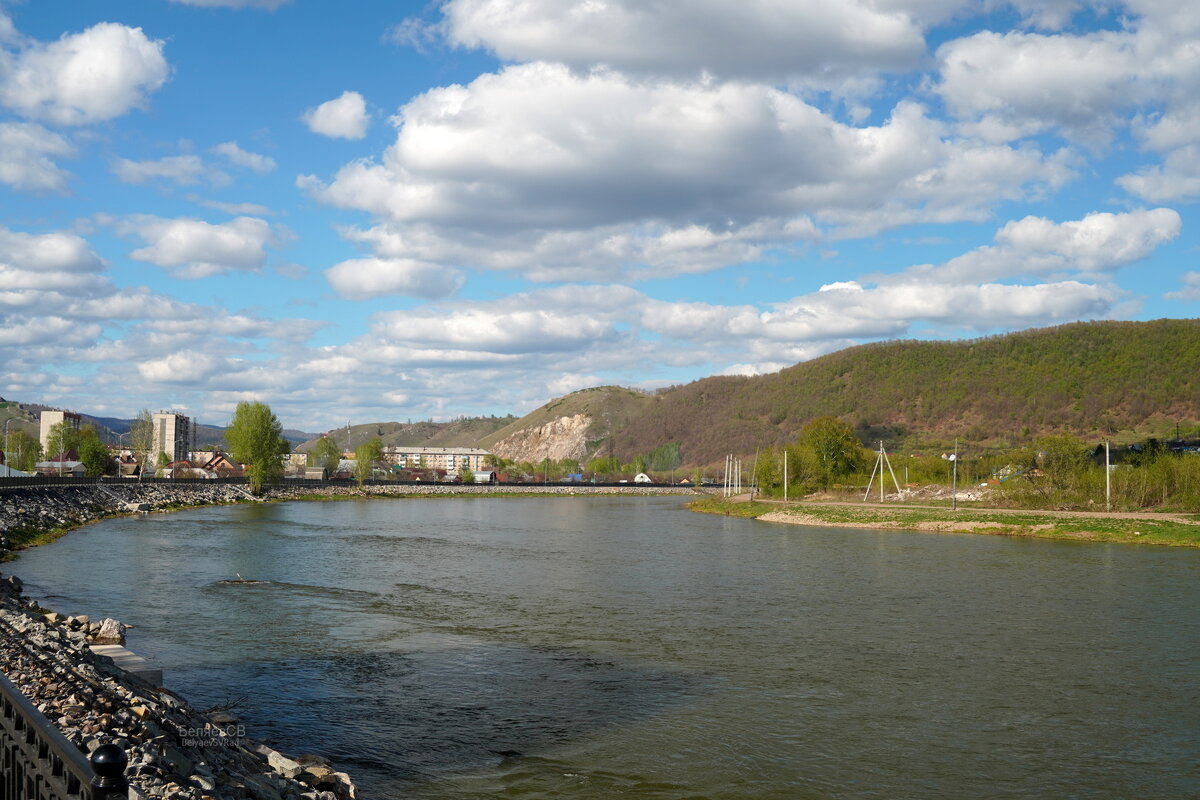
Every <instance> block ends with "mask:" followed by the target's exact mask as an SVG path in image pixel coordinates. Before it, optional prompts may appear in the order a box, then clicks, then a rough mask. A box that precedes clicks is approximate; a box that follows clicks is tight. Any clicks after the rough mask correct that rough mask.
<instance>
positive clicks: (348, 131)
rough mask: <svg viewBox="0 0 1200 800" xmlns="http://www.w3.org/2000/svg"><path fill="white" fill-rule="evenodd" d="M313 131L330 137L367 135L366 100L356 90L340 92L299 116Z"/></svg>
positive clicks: (353, 137) (354, 137) (350, 137)
mask: <svg viewBox="0 0 1200 800" xmlns="http://www.w3.org/2000/svg"><path fill="white" fill-rule="evenodd" d="M301 119H303V120H304V123H305V124H306V125H308V129H309V130H310V131H312V132H313V133H319V134H321V135H322V136H328V137H330V138H332V139H361V138H363V137H364V136H366V135H367V125H368V124H369V123H370V118H369V117H368V116H367V102H366V100H364V99H363V96H362V95H361V94H359V93H358V92H350V91H346V92H342V94H341V96H339V97H336V98H334V99H333V100H328V101H326V102H324V103H321V105H319V106H317V107H316V108H310V109H309V110H307V111H305V112H304V114H303V115H302V116H301Z"/></svg>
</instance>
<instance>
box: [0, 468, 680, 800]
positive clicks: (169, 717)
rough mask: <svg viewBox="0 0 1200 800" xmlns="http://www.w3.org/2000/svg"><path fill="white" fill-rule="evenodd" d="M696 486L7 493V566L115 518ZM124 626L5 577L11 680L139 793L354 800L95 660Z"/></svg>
mask: <svg viewBox="0 0 1200 800" xmlns="http://www.w3.org/2000/svg"><path fill="white" fill-rule="evenodd" d="M689 493H691V490H690V489H689V488H688V487H671V488H665V487H641V486H628V487H619V488H618V487H593V486H589V485H586V484H581V485H579V486H565V487H564V486H538V485H520V486H513V485H509V486H503V485H502V486H487V485H479V486H470V485H466V486H464V485H461V484H429V485H424V486H408V485H381V486H366V487H357V486H288V485H286V484H285V485H283V486H280V487H276V488H272V489H268V490H267V492H266V494H265V495H264V496H263V497H262V498H254V497H252V496H251V495H250V494H249V493H248V492H247V490H246V488H245V487H244V486H239V485H227V484H192V483H188V484H183V483H180V484H138V483H128V484H101V485H94V484H92V485H61V486H32V487H7V488H4V489H3V490H0V560H3V559H4V557H5V556H6V555H11V553H10V552H8V551H10V550H15V549H19V548H20V547H22V546H27V545H29V544H33V543H37V542H38V541H41V540H43V538H42V537H45V536H46V535H47V534H49V535H53V534H55V533H60V532H64V531H66V530H69V529H71V528H75V527H78V526H80V525H85V524H87V523H89V522H94V521H96V520H100V519H103V518H105V517H111V516H116V515H120V514H128V513H135V512H139V511H141V512H153V511H165V510H175V509H179V508H184V507H188V506H204V505H219V504H229V503H238V502H253V501H256V500H300V499H313V498H314V497H329V498H330V499H338V498H352V497H382V496H420V495H451V494H456V495H485V494H519V495H530V494H546V495H577V494H606V495H611V494H625V495H628V494H637V495H656V494H689ZM124 628H125V626H123V625H121V624H120V623H119V622H118V621H116V620H112V619H106V620H102V621H99V622H95V621H92V620H90V619H88V618H87V617H82V616H79V617H67V616H63V615H61V614H58V613H55V612H53V611H48V610H46V609H42V608H39V607H38V606H37V604H36V603H35V602H34V601H32V600H30V599H29V598H27V597H24V596H22V594H21V582H20V580H19V579H18V578H16V577H15V576H12V575H9V576H7V577H4V576H0V672H3V673H4V674H5V675H6V676H7V677H8V679H9V680H10V681H12V682H13V683H14V684H15V685H16V686H17V688H18V689H19V690H20V691H21V692H22V693H23V694H24V695H25V696H26V697H28V698H29V699H30V700H31V701H32V702H33V703H34V705H36V706H37V707H38V709H39V710H40V711H41V712H42V713H43V714H45V715H46V717H47V718H48V719H50V721H51V722H52V723H53V724H55V725H56V727H58V729H59V730H60V731H62V733H63V734H64V735H66V736H67V738H68V739H70V740H71V741H72V742H74V743H75V745H76V746H77V747H79V748H80V750H81V751H82V752H83V753H85V754H86V753H89V752H91V751H92V750H94V749H95V748H96V747H98V746H100V745H101V744H107V743H110V742H111V743H115V744H117V745H119V746H121V747H122V748H123V749H124V750H125V751H126V753H127V755H128V758H129V769H128V771H127V776H128V777H129V780H130V784H131V786H132V787H133V789H134V790H135V792H136V793H138V794H140V795H142V796H144V797H147V798H154V799H155V800H158V798H162V800H353V799H354V798H355V797H356V794H357V790H356V788H355V786H354V784H353V782H352V781H351V779H350V777H349V776H348V775H346V774H345V773H343V772H338V771H336V769H335V767H334V766H332V765H331V764H329V763H328V762H327V761H325V760H324V759H322V758H320V757H319V756H298V757H297V758H295V759H292V758H289V757H287V756H285V755H283V754H281V753H279V752H277V751H275V750H272V749H271V748H269V747H267V746H266V745H264V744H261V743H258V742H255V741H253V740H252V739H249V738H247V737H246V736H245V729H244V727H243V726H242V725H241V724H240V723H239V722H238V720H237V718H236V717H235V716H233V715H231V714H229V713H227V712H216V713H203V712H201V711H198V710H196V709H194V708H192V707H191V706H189V705H188V703H187V702H186V701H185V700H184V699H183V698H181V697H179V696H178V695H176V694H174V693H172V692H171V691H169V690H166V689H160V688H155V687H153V686H151V685H150V684H148V683H145V682H144V681H142V680H141V679H140V678H138V677H137V676H135V675H132V674H131V673H128V672H126V671H124V670H122V669H120V668H118V667H117V666H116V665H115V664H114V663H113V661H112V659H110V658H106V657H104V656H101V655H97V654H96V653H93V652H92V651H91V649H90V648H89V645H92V644H112V643H122V644H123V643H124Z"/></svg>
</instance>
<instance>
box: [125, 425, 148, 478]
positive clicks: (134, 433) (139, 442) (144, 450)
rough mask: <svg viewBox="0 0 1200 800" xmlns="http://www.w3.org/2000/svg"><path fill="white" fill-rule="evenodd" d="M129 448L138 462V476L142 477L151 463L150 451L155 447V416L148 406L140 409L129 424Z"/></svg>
mask: <svg viewBox="0 0 1200 800" xmlns="http://www.w3.org/2000/svg"><path fill="white" fill-rule="evenodd" d="M129 449H130V451H131V452H132V453H133V457H134V459H136V460H137V462H138V477H139V478H141V476H142V474H143V473H145V471H146V465H147V464H149V463H150V451H151V450H153V449H154V417H152V416H151V415H150V409H148V408H143V409H142V410H141V411H139V412H138V414H137V417H136V418H135V419H134V420H133V424H131V425H130V426H129Z"/></svg>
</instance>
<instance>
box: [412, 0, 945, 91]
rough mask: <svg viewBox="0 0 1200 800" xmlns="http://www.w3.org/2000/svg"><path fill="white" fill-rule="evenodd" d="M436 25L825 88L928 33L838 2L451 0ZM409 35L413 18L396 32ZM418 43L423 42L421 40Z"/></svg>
mask: <svg viewBox="0 0 1200 800" xmlns="http://www.w3.org/2000/svg"><path fill="white" fill-rule="evenodd" d="M441 12H442V14H443V15H444V20H443V22H442V23H441V24H440V25H439V26H438V30H440V31H441V32H442V33H443V35H444V37H445V39H446V40H447V41H448V42H449V43H450V44H453V45H457V46H462V47H470V48H484V49H487V50H490V51H492V52H494V53H496V54H497V55H498V56H500V57H501V58H503V59H506V60H509V61H552V62H558V63H563V64H569V65H571V66H572V67H575V68H582V69H586V68H590V67H594V66H600V65H603V66H608V67H611V68H614V69H617V70H620V71H622V72H627V73H652V74H657V75H664V74H666V75H674V76H682V77H687V78H695V77H699V76H700V75H701V74H711V75H716V76H719V77H722V78H729V77H734V78H750V79H754V80H765V81H768V82H771V81H778V80H784V79H789V78H791V79H805V80H807V81H810V82H815V83H819V84H821V85H829V84H830V83H831V82H833V81H837V80H839V79H844V78H846V77H850V76H859V75H870V74H872V73H874V72H876V71H880V70H899V69H908V68H911V67H914V66H916V64H917V62H918V60H919V59H920V57H921V56H922V54H923V53H924V50H925V45H924V39H923V34H922V31H921V29H920V27H919V26H918V24H916V23H915V22H914V20H913V18H912V16H911V15H910V13H909V12H908V11H907V10H906V9H900V8H895V9H891V10H887V9H884V8H881V7H880V4H878V3H874V2H863V1H862V0H842V2H837V3H829V2H823V1H822V0H746V2H742V3H738V4H736V5H735V4H730V3H726V2H717V1H716V0H701V1H700V2H693V3H686V4H684V3H645V2H639V1H638V0H609V1H608V2H603V3H598V2H592V0H449V2H447V3H445V4H444V5H443V6H442V7H441ZM399 34H403V35H405V36H406V38H407V40H409V41H411V40H412V39H413V38H414V36H415V35H416V31H415V30H414V26H413V25H412V23H411V22H410V23H408V24H406V25H402V26H401V28H400V30H399V31H398V32H397V35H399ZM418 41H419V39H418Z"/></svg>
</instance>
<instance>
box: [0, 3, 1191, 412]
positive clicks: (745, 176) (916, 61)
mask: <svg viewBox="0 0 1200 800" xmlns="http://www.w3.org/2000/svg"><path fill="white" fill-rule="evenodd" d="M1197 199H1200V12H1198V11H1196V10H1195V8H1194V0H1126V1H1125V2H1117V0H1111V1H1109V0H839V2H837V3H831V2H828V1H827V0H738V1H737V2H733V1H732V0H693V1H692V2H688V3H674V2H660V1H658V0H443V1H442V2H438V1H437V0H435V1H434V2H428V3H406V2H398V1H393V2H374V1H372V0H355V2H352V3H330V2H324V1H322V0H121V2H120V3H98V2H95V0H55V1H54V2H52V3H51V2H42V1H35V0H25V1H23V2H22V1H21V0H0V396H3V397H5V398H7V399H10V400H12V399H15V400H20V401H23V402H41V403H46V404H49V405H54V406H57V407H61V408H66V409H71V410H77V411H83V412H86V413H90V414H96V415H101V416H115V417H123V418H129V417H132V416H134V415H135V414H136V413H137V412H138V410H140V409H142V408H149V409H150V410H152V411H157V410H176V411H180V412H182V413H186V414H188V415H190V416H192V417H193V418H195V419H198V420H199V421H200V422H202V423H206V424H214V425H224V424H226V423H227V422H228V421H229V419H230V418H231V416H232V413H233V410H234V408H235V407H236V405H237V403H238V402H240V401H243V400H259V401H262V402H266V403H268V404H269V405H270V406H271V408H272V409H273V410H274V411H275V413H276V415H277V416H278V417H279V418H280V420H281V421H282V422H283V423H284V425H285V426H286V427H291V428H300V429H303V430H308V431H313V432H319V431H323V430H327V429H331V428H334V427H338V426H341V425H345V424H346V423H347V422H354V423H356V424H357V423H363V422H374V421H391V420H397V421H401V422H403V421H406V420H413V421H416V420H423V419H435V420H446V419H451V418H455V417H459V416H475V415H489V414H496V415H503V414H507V413H516V414H523V413H525V412H527V411H530V410H532V409H534V408H536V407H538V406H540V405H542V404H543V403H545V402H547V401H548V400H550V399H552V398H554V397H556V396H560V395H563V394H566V393H568V392H571V391H574V390H577V389H582V388H587V387H591V386H599V385H605V384H617V385H622V386H629V387H633V388H638V389H644V390H653V389H656V388H659V387H663V386H670V385H674V384H680V383H687V382H689V381H692V380H696V379H699V378H702V377H706V376H709V375H718V374H746V375H749V374H762V373H769V372H773V371H776V370H779V369H781V368H783V367H786V366H790V365H792V364H795V363H797V362H800V361H804V360H807V359H811V358H814V357H817V356H820V355H823V354H825V353H829V352H832V351H834V350H838V349H841V348H844V347H847V346H851V345H855V344H859V343H863V342H869V341H875V340H880V339H897V338H900V339H960V338H973V337H979V336H987V335H993V334H997V333H1003V332H1006V331H1012V330H1020V329H1024V328H1030V327H1039V326H1046V325H1057V324H1062V323H1066V322H1072V321H1076V320H1104V319H1128V320H1144V319H1157V318H1161V317H1175V318H1180V317H1195V316H1198V315H1200V314H1198V312H1200V305H1198V304H1200V266H1197V263H1196V262H1197V249H1198V246H1200V235H1198V233H1197V228H1198V227H1200V213H1198V212H1200V209H1198V207H1197Z"/></svg>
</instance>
